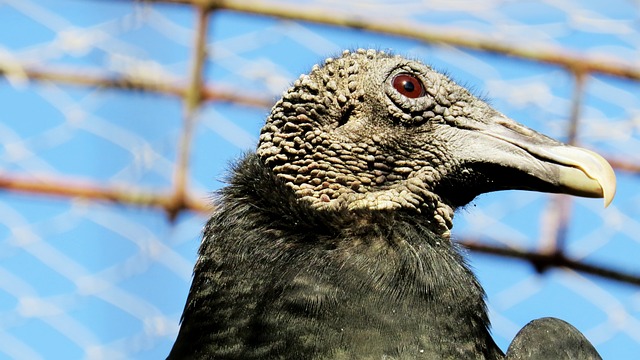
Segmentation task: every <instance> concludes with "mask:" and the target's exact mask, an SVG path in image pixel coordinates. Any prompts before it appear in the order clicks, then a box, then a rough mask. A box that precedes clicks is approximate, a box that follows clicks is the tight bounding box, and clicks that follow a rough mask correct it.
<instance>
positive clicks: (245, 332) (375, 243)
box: [169, 50, 590, 360]
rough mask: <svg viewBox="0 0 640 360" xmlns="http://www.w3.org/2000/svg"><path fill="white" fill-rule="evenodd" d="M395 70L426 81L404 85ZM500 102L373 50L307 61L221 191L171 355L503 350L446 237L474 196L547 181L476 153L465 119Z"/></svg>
mask: <svg viewBox="0 0 640 360" xmlns="http://www.w3.org/2000/svg"><path fill="white" fill-rule="evenodd" d="M398 74H410V75H411V76H412V77H414V78H415V79H417V80H418V81H419V83H417V84H418V85H419V86H420V89H419V90H421V92H420V93H419V94H418V95H420V96H418V97H416V98H412V97H407V96H405V95H403V94H402V93H400V92H399V90H398V88H397V86H394V84H393V79H394V78H395V76H396V75H398ZM501 116H502V115H500V114H499V113H497V112H496V111H495V110H492V109H491V108H490V107H489V106H488V105H486V104H485V103H484V102H482V101H480V100H478V99H477V98H475V97H473V96H472V95H471V94H470V93H469V92H468V91H467V90H466V89H464V88H462V87H460V86H458V85H456V84H455V83H453V82H452V81H451V80H449V79H448V78H447V77H446V76H444V75H442V74H440V73H438V72H436V71H433V70H432V69H431V68H429V67H427V66H425V65H422V64H420V63H418V62H415V61H410V60H407V59H404V58H402V57H398V56H391V55H387V54H384V53H382V52H376V51H372V50H369V51H364V50H358V51H356V52H353V53H351V52H345V53H344V54H343V55H342V56H341V57H338V58H335V59H328V60H327V61H326V63H325V64H324V66H322V67H319V66H316V67H314V69H313V70H312V72H311V73H310V74H309V75H303V76H301V77H300V79H298V80H297V81H296V82H295V83H294V85H293V87H292V88H291V89H289V91H287V92H286V93H285V94H284V95H283V97H282V99H281V100H280V101H278V102H277V103H276V105H275V106H274V108H273V110H272V112H271V115H270V116H269V118H268V119H267V122H266V125H265V126H264V128H263V129H262V133H261V136H260V143H259V145H258V149H257V151H256V153H255V154H253V153H252V154H247V155H246V156H245V157H244V158H243V159H242V160H241V161H239V162H238V164H237V165H236V166H235V168H234V169H233V171H232V176H231V178H230V179H229V183H230V184H229V186H227V187H226V188H224V189H222V190H221V192H220V194H219V195H220V196H219V199H218V200H217V202H216V210H215V213H214V214H213V216H212V218H211V219H210V221H209V222H208V223H207V225H206V227H205V231H204V239H203V242H202V245H201V248H200V257H199V259H198V262H197V263H196V266H195V271H194V279H193V284H192V287H191V290H190V293H189V297H188V300H187V304H186V307H185V310H184V314H183V320H182V325H181V329H180V333H179V335H178V339H177V340H176V343H175V345H174V347H173V349H172V351H171V354H170V356H169V358H171V359H296V360H304V359H417V358H424V359H501V358H503V357H504V355H503V353H502V352H501V351H500V349H498V347H497V346H496V344H495V343H494V341H493V340H492V338H491V336H490V333H489V329H488V328H489V320H488V316H487V312H486V308H485V303H484V292H483V290H482V288H481V286H480V285H479V284H478V282H477V280H476V278H475V277H474V275H473V274H472V272H471V271H470V270H469V269H468V267H467V266H466V264H465V262H464V259H463V258H462V256H461V255H460V251H459V249H458V248H457V247H456V246H455V244H454V243H452V242H451V241H450V239H449V232H450V229H451V221H452V216H453V211H454V210H455V208H456V207H458V206H461V205H464V204H466V203H467V202H469V201H470V200H471V199H473V198H474V197H475V196H476V195H478V194H480V193H483V192H487V191H492V190H499V189H503V188H520V187H525V188H527V187H531V188H538V187H541V186H544V185H541V183H537V182H536V181H538V180H536V177H534V176H532V175H531V172H527V171H519V170H517V169H516V170H517V171H516V170H513V166H511V167H507V168H509V169H511V170H509V171H510V172H508V174H509V177H508V180H505V179H507V178H506V177H505V176H504V174H505V173H504V171H506V170H505V169H503V166H502V165H500V164H489V163H486V162H483V161H476V160H474V159H478V157H476V156H475V152H476V151H475V149H476V146H478V145H477V143H478V142H477V141H474V139H476V138H475V136H476V135H475V134H476V133H475V132H474V131H473V130H474V129H475V128H478V127H481V126H484V125H486V124H488V123H489V122H490V119H494V118H496V117H501ZM501 121H507V120H501ZM518 126H520V125H517V124H515V123H508V127H509V128H517V129H519V128H518ZM527 131H530V130H527ZM527 134H528V133H527ZM545 139H546V138H545ZM545 139H543V140H544V141H547V140H545ZM469 141H471V142H469ZM549 141H550V140H549ZM492 146H493V145H491V146H489V147H490V148H492ZM469 149H472V150H473V151H470V150H469ZM491 151H493V150H489V152H491ZM505 151H506V152H508V153H510V154H511V153H518V154H519V153H522V151H521V150H518V149H515V148H514V149H512V148H508V151H507V150H505ZM460 155H464V156H460ZM491 156H494V155H493V153H492V154H491ZM496 156H497V155H496ZM496 156H494V157H496ZM516 167H517V166H516ZM523 182H526V183H527V184H529V185H526V186H524V185H521V183H523ZM585 341H586V340H585ZM587 344H588V342H587ZM589 346H590V345H589ZM525 347H526V346H525ZM518 351H519V350H514V353H517V352H518Z"/></svg>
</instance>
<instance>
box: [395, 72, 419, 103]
mask: <svg viewBox="0 0 640 360" xmlns="http://www.w3.org/2000/svg"><path fill="white" fill-rule="evenodd" d="M391 84H392V85H393V88H394V89H396V91H397V92H399V93H400V94H402V95H404V96H406V97H408V98H412V99H415V98H419V97H421V96H424V88H423V86H422V83H421V82H420V80H418V79H417V78H416V77H415V76H413V75H411V74H398V75H396V76H395V77H394V78H393V80H392V82H391Z"/></svg>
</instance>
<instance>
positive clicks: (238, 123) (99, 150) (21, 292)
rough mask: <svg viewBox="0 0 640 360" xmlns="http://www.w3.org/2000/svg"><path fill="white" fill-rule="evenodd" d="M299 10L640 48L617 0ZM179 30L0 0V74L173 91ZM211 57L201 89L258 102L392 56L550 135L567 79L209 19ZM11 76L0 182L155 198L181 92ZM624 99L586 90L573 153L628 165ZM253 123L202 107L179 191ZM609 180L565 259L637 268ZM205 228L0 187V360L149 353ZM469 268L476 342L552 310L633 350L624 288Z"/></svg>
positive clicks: (574, 227) (633, 115) (497, 209)
mask: <svg viewBox="0 0 640 360" xmlns="http://www.w3.org/2000/svg"><path fill="white" fill-rule="evenodd" d="M283 3H286V2H283ZM291 3H294V2H291ZM308 3H310V4H314V6H317V7H318V8H322V9H332V10H333V11H337V12H342V13H352V14H360V15H361V16H365V17H367V18H372V19H379V20H380V21H386V22H401V21H415V22H418V23H421V24H425V25H429V26H433V27H434V28H436V29H442V30H443V31H447V30H448V29H454V28H455V29H463V30H465V31H470V32H473V33H476V34H480V35H483V36H487V37H490V38H493V39H495V40H498V41H503V42H509V43H513V44H516V45H518V46H531V47H536V46H556V47H561V48H563V49H565V50H568V51H573V52H578V53H581V54H585V55H588V56H602V57H606V58H614V59H619V60H620V61H627V62H635V63H636V64H638V63H637V59H638V58H639V55H640V50H639V49H640V36H638V30H639V29H638V27H639V25H638V22H637V19H638V15H639V13H640V11H639V9H638V5H637V3H634V2H631V1H612V2H607V3H606V4H601V3H600V2H596V1H577V0H576V1H562V2H557V1H527V2H503V1H497V0H496V1H487V2H482V3H481V4H480V3H479V2H475V1H464V0H458V1H448V2H447V1H424V2H419V1H400V2H396V3H395V5H389V4H386V2H384V1H374V0H370V1H341V2H338V1H330V0H326V1H309V2H308ZM327 11H329V10H327ZM194 21H195V14H194V12H193V11H192V10H191V9H190V8H189V7H186V6H179V5H142V4H132V3H129V2H124V1H121V2H101V1H80V0H73V1H71V0H64V1H30V0H24V1H19V0H4V1H2V0H0V24H2V25H1V27H2V29H3V31H0V64H3V66H10V67H11V68H13V69H16V68H18V69H19V68H20V66H31V67H36V68H39V69H43V70H51V71H73V72H78V73H82V72H90V73H100V74H111V75H121V74H135V75H137V76H145V77H148V78H151V79H153V78H162V79H173V80H175V81H178V82H179V81H186V78H187V76H188V69H189V66H190V56H191V50H190V49H191V45H192V37H193V32H192V29H193V24H194ZM208 45H209V50H210V51H209V55H210V58H209V61H208V63H207V69H206V80H207V82H208V83H209V84H213V85H216V86H221V87H224V88H229V89H234V90H235V91H238V92H241V93H246V94H259V95H260V96H264V97H267V98H271V99H274V100H275V99H277V98H278V97H279V95H280V93H281V92H282V91H283V90H285V89H286V88H287V87H288V86H289V84H290V83H291V82H292V81H293V80H295V79H296V78H297V77H298V76H299V75H300V74H301V73H305V72H307V71H308V70H309V69H310V68H311V66H312V65H313V64H315V63H318V62H320V61H322V59H324V58H325V57H326V56H329V55H334V54H337V53H339V52H340V51H341V50H342V49H345V48H351V49H352V48H357V47H373V48H379V49H388V50H392V51H394V52H396V53H400V54H406V55H408V56H411V57H415V58H419V59H421V60H423V61H424V62H427V63H429V64H432V65H433V66H434V67H435V68H437V69H442V70H446V71H447V72H448V73H449V74H450V75H451V76H452V77H453V78H454V79H455V80H456V81H457V82H459V83H461V84H465V85H468V86H470V87H472V88H473V89H474V91H475V92H476V93H477V94H480V95H482V96H484V97H486V98H488V99H489V100H490V102H491V104H492V105H493V106H494V107H495V108H496V109H498V110H499V111H501V112H503V113H505V114H506V115H508V116H509V117H512V118H514V119H516V120H518V121H519V122H521V123H523V124H525V125H527V126H529V127H532V128H534V129H536V130H538V131H540V132H543V133H546V134H548V135H550V136H552V137H555V138H558V139H560V140H563V139H566V135H565V134H566V128H567V126H568V118H569V113H570V104H571V102H570V101H571V96H572V91H573V87H574V82H573V78H572V77H571V76H570V75H569V74H567V73H566V72H565V71H564V70H562V69H560V68H557V67H553V66H549V65H543V64H537V63H532V62H527V61H522V60H515V59H511V58H506V57H502V56H497V55H487V54H483V53H479V52H471V51H465V50H461V49H455V48H451V47H442V46H429V45H425V44H422V43H418V42H415V41H410V40H406V39H399V38H396V37H389V36H381V35H376V34H370V33H366V32H361V31H350V30H346V29H341V28H332V27H329V26H320V25H310V24H303V23H294V22H279V21H277V20H275V19H272V18H265V17H258V16H254V15H245V14H239V13H233V12H225V11H222V12H220V13H217V14H215V15H214V16H213V18H212V21H211V23H210V29H209V43H208ZM12 74H13V75H12V76H9V77H5V78H4V80H3V81H2V82H0V106H1V107H2V109H3V111H2V112H1V113H0V172H2V174H4V175H12V176H21V177H27V178H32V179H41V180H42V181H47V179H50V178H55V179H67V178H69V179H76V180H82V181H91V182H96V183H98V184H103V185H115V186H124V187H128V186H130V187H135V188H144V189H150V190H154V189H155V190H161V189H166V188H168V187H169V186H171V184H172V181H173V173H172V172H173V164H174V162H175V159H176V151H177V139H178V135H179V132H180V127H181V124H182V114H183V108H182V103H181V101H180V99H178V98H175V97H169V96H162V95H158V94H146V93H140V92H129V91H121V90H112V89H96V88H89V87H82V86H75V85H67V84H62V83H53V82H46V81H45V82H30V81H28V80H26V79H24V78H23V77H21V76H20V75H19V72H17V73H16V72H14V73H12ZM639 104H640V86H639V84H638V83H637V82H635V83H634V82H631V81H627V80H618V79H612V78H610V77H606V76H596V77H594V78H590V79H589V80H588V82H587V87H586V92H585V96H584V103H583V107H582V109H581V114H582V118H581V127H580V132H579V143H580V144H581V145H582V146H585V147H588V148H591V149H593V150H595V151H598V152H600V153H602V154H603V155H606V156H611V157H613V158H616V159H626V160H628V161H630V162H634V161H635V163H638V161H639V160H640V159H639V158H638V155H637V154H639V153H640V151H639V150H640V142H639V141H638V140H639V139H640V136H639V135H638V124H639V123H640V105H639ZM268 111H269V109H268V108H246V107H241V106H238V105H232V104H221V103H209V104H206V105H205V106H204V107H203V108H202V109H201V111H200V112H199V114H198V123H197V128H196V132H195V136H194V141H193V151H192V155H191V158H190V160H191V167H190V173H189V178H190V185H191V190H192V192H193V193H194V194H195V195H196V196H199V197H202V198H207V197H210V196H211V195H210V194H211V193H212V192H213V191H214V190H215V189H217V188H219V187H220V186H222V179H223V178H224V174H225V171H226V169H227V168H228V165H229V163H230V162H232V161H233V160H234V159H236V158H238V157H239V156H240V154H241V153H242V152H243V151H249V150H251V149H253V148H254V147H255V144H256V142H257V136H258V133H259V130H260V127H261V126H262V123H263V122H264V118H265V117H266V115H267V114H268ZM617 175H618V182H619V185H618V195H617V198H616V199H615V200H614V202H613V204H612V206H610V207H609V208H607V209H603V208H602V202H601V200H594V199H576V200H575V201H574V202H572V208H571V209H572V219H571V222H570V226H569V229H568V231H569V232H568V235H569V237H568V242H567V244H566V247H567V249H568V253H569V254H570V255H571V256H574V257H576V258H579V259H585V260H586V261H589V262H591V263H596V264H606V265H610V266H614V267H616V268H620V269H624V270H627V271H634V270H635V271H636V272H637V269H638V266H637V259H638V255H639V251H640V244H639V242H640V237H639V235H638V234H640V231H638V229H640V222H638V220H639V219H640V213H639V211H638V209H639V208H640V207H639V206H638V205H639V202H640V197H639V196H638V194H637V190H636V189H638V185H639V184H638V180H637V177H636V176H635V175H633V174H629V173H624V172H618V174H617ZM549 199H550V197H549V196H548V195H545V194H537V193H530V192H516V191H509V192H501V193H495V194H486V195H483V196H481V197H480V198H479V199H477V200H476V201H474V203H472V204H471V205H469V206H468V207H467V208H465V209H464V210H462V211H461V212H460V213H458V214H457V216H456V218H455V226H454V237H458V238H466V237H471V236H473V237H481V238H483V239H485V240H486V241H488V242H490V243H495V244H500V245H504V246H510V247H515V248H530V249H536V248H538V246H540V242H539V239H540V238H541V237H542V236H544V229H543V228H542V227H541V224H542V222H543V220H542V219H543V216H544V215H543V214H544V213H545V210H546V209H548V206H549ZM205 221H206V217H204V216H202V215H197V214H182V215H181V216H179V217H178V219H177V220H176V221H175V223H173V224H171V223H169V222H168V221H167V218H166V216H165V214H164V213H163V212H161V211H160V210H154V209H139V208H135V207H128V206H125V205H112V204H106V203H101V202H89V201H84V200H77V199H59V198H49V197H43V196H34V195H24V194H14V193H9V192H2V193H0V359H1V358H30V359H37V358H43V359H47V358H66V359H74V358H103V357H108V358H110V359H117V358H139V359H157V358H163V357H164V356H165V355H166V354H167V353H168V351H169V349H170V347H171V344H172V343H173V340H174V338H175V335H176V332H177V324H178V320H179V317H180V314H181V311H182V307H183V305H184V301H185V299H186V295H187V291H188V286H189V283H190V278H191V269H192V266H193V263H194V262H195V259H196V251H197V247H198V245H199V241H200V231H201V228H202V226H203V224H204V222H205ZM469 261H470V263H471V264H472V266H473V267H474V268H475V269H476V272H477V275H478V277H479V278H480V280H481V282H482V284H483V285H484V287H485V289H486V290H487V294H488V303H489V309H490V313H491V318H492V322H493V334H494V336H495V338H496V340H497V341H498V343H499V344H500V346H501V347H502V348H503V349H506V346H507V345H508V343H509V341H510V339H511V338H512V337H513V335H514V334H515V333H516V332H517V330H518V329H519V328H520V327H522V326H523V325H524V324H526V323H527V322H528V321H530V320H532V319H534V318H537V317H543V316H556V317H561V318H563V319H565V320H567V321H569V322H571V323H572V324H574V325H575V326H576V327H578V328H579V329H580V330H582V331H583V332H584V333H585V334H586V335H587V336H588V337H589V338H590V339H591V340H592V341H593V342H594V343H595V344H596V347H597V348H598V349H599V350H600V351H601V353H602V355H603V357H604V358H605V359H606V358H609V359H624V358H633V357H634V356H636V355H637V353H638V350H639V349H638V344H639V343H640V321H639V320H640V293H639V292H638V289H637V287H633V286H631V285H626V284H619V283H616V282H613V281H607V280H601V279H598V278H595V277H592V276H585V275H582V274H579V273H575V272H571V271H561V270H551V271H548V272H546V273H544V274H543V275H539V274H537V273H535V272H534V271H532V268H531V266H529V265H528V264H526V263H523V262H520V261H515V260H505V259H499V258H496V257H491V256H486V255H478V254H469Z"/></svg>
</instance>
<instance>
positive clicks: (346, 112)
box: [338, 104, 354, 127]
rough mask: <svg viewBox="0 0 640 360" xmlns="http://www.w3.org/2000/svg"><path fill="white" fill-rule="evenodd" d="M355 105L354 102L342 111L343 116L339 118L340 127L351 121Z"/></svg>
mask: <svg viewBox="0 0 640 360" xmlns="http://www.w3.org/2000/svg"><path fill="white" fill-rule="evenodd" d="M353 107H354V106H353V105H352V104H349V105H347V108H346V109H344V111H343V112H342V116H340V119H339V120H338V127H340V126H342V125H344V124H346V123H347V122H349V119H350V118H351V114H352V113H353Z"/></svg>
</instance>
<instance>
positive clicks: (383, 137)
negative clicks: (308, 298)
mask: <svg viewBox="0 0 640 360" xmlns="http://www.w3.org/2000/svg"><path fill="white" fill-rule="evenodd" d="M257 153H258V155H259V156H260V157H261V158H262V160H263V161H264V163H265V164H267V166H269V167H270V168H271V169H272V170H273V172H274V173H275V174H276V176H277V177H279V178H280V179H282V180H283V181H284V182H285V183H286V185H287V186H288V187H290V188H291V189H292V190H293V191H295V193H296V195H297V196H298V198H299V199H300V201H306V202H308V203H309V204H310V205H311V206H312V207H313V208H316V209H318V210H330V209H348V210H350V211H356V212H357V211H358V210H380V211H386V210H403V211H413V212H418V213H421V214H425V215H427V216H430V217H431V218H432V219H433V220H432V229H433V230H434V231H436V232H437V233H439V234H441V235H443V236H448V234H449V231H450V229H451V225H452V224H451V220H452V216H453V212H454V210H455V209H456V208H457V207H460V206H463V205H465V204H467V203H468V202H470V201H471V200H472V199H473V198H475V197H476V196H477V195H479V194H481V193H486V192H491V191H497V190H505V189H523V190H535V191H542V192H557V193H567V194H572V195H578V196H586V197H602V198H604V202H605V206H606V205H608V204H609V203H610V202H611V200H612V199H613V196H614V194H615V175H614V172H613V170H612V168H611V166H610V165H609V164H608V163H607V162H606V161H605V160H604V159H603V158H602V157H601V156H599V155H598V154H596V153H594V152H592V151H589V150H586V149H582V148H578V147H574V146H569V145H565V144H563V143H560V142H558V141H556V140H553V139H551V138H549V137H547V136H545V135H542V134H540V133H538V132H536V131H534V130H531V129H529V128H527V127H525V126H523V125H521V124H519V123H517V122H515V121H513V120H511V119H509V118H508V117H506V116H504V115H503V114H501V113H499V112H498V111H496V110H494V109H493V108H491V107H490V106H489V105H488V104H487V103H486V102H484V101H482V100H481V99H479V98H477V97H475V96H473V95H472V94H471V93H470V92H469V91H468V90H467V89H465V88H464V87H462V86H460V85H458V84H456V83H455V82H453V81H452V80H451V79H449V78H448V77H447V76H445V75H443V74H441V73H439V72H437V71H435V70H434V69H432V68H431V67H429V66H427V65H424V64H422V63H420V62H417V61H412V60H408V59H406V58H403V57H400V56H393V55H389V54H386V53H384V52H380V51H374V50H357V51H355V52H349V51H345V52H344V53H343V54H342V56H340V57H337V58H329V59H327V60H326V61H325V63H324V65H323V66H317V65H316V66H315V67H314V68H313V70H312V72H311V73H310V74H308V75H302V76H301V77H300V78H299V79H298V80H296V81H295V83H294V84H293V86H292V87H291V88H290V89H289V90H288V91H286V92H285V93H284V95H283V97H282V99H281V100H280V101H278V102H277V103H276V104H275V106H274V107H273V109H272V112H271V114H270V116H269V118H268V119H267V123H266V125H265V126H264V127H263V129H262V132H261V135H260V143H259V146H258V150H257Z"/></svg>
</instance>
